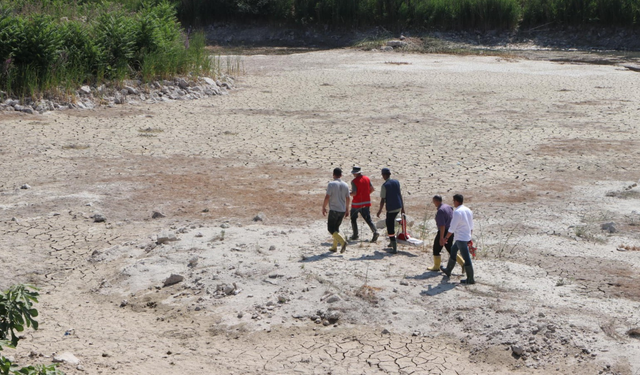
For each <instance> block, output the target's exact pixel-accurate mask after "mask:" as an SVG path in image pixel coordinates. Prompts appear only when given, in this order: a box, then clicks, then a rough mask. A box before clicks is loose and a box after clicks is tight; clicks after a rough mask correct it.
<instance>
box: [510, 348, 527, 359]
mask: <svg viewBox="0 0 640 375" xmlns="http://www.w3.org/2000/svg"><path fill="white" fill-rule="evenodd" d="M511 352H512V353H513V354H515V355H516V356H518V357H520V356H522V355H523V354H524V349H523V348H522V346H520V345H511Z"/></svg>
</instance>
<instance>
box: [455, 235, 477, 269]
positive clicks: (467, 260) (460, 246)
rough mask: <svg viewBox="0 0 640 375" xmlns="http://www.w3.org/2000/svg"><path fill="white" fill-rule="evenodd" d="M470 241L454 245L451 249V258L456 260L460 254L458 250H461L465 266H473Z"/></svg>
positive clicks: (458, 242) (457, 242)
mask: <svg viewBox="0 0 640 375" xmlns="http://www.w3.org/2000/svg"><path fill="white" fill-rule="evenodd" d="M468 242H469V241H456V242H454V243H453V246H452V247H451V258H452V259H456V255H457V254H458V250H460V255H461V256H462V259H464V266H465V267H467V266H472V264H471V254H469V246H468ZM454 265H455V263H454Z"/></svg>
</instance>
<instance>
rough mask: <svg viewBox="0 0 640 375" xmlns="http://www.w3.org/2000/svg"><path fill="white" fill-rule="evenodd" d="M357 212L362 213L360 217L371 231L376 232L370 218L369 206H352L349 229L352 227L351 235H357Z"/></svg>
mask: <svg viewBox="0 0 640 375" xmlns="http://www.w3.org/2000/svg"><path fill="white" fill-rule="evenodd" d="M358 214H360V215H362V218H363V219H364V221H365V222H366V223H367V225H368V226H369V228H371V231H372V232H373V233H378V230H377V229H376V226H375V224H373V220H371V210H370V208H369V207H361V208H352V209H351V229H353V235H354V236H355V237H358V221H357V220H358Z"/></svg>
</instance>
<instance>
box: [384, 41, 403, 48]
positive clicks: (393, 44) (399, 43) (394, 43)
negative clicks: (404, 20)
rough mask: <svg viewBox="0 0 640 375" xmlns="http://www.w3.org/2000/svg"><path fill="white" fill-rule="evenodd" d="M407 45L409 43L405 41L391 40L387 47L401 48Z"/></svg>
mask: <svg viewBox="0 0 640 375" xmlns="http://www.w3.org/2000/svg"><path fill="white" fill-rule="evenodd" d="M406 45H407V42H405V41H403V40H390V41H388V42H387V47H392V48H399V47H404V46H406Z"/></svg>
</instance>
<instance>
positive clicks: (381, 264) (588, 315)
mask: <svg viewBox="0 0 640 375" xmlns="http://www.w3.org/2000/svg"><path fill="white" fill-rule="evenodd" d="M244 62H245V67H246V70H247V74H246V76H243V77H241V79H240V80H239V82H238V84H239V86H240V87H241V88H240V89H238V90H235V91H234V92H232V94H231V95H228V96H225V97H216V98H210V99H203V100H199V101H192V102H174V103H168V104H163V105H152V106H147V105H142V106H127V107H120V108H116V109H110V110H96V111H81V112H61V113H50V114H46V115H43V116H22V115H15V114H13V115H6V116H4V117H2V118H0V165H1V166H2V168H0V194H1V195H0V233H1V236H0V269H1V275H2V277H1V278H0V287H2V288H6V287H8V286H9V285H11V284H15V283H18V282H30V283H33V284H35V285H38V286H39V287H40V288H41V293H42V296H41V303H40V304H39V305H38V308H39V310H40V311H41V317H40V321H41V329H40V330H38V331H36V332H28V333H26V334H25V340H23V341H22V342H21V344H20V346H19V348H18V350H16V351H7V352H6V354H8V355H12V356H13V357H15V359H16V360H17V361H18V362H20V363H23V364H26V363H33V362H48V361H50V360H51V358H49V357H47V356H50V355H51V354H52V353H54V352H55V353H62V352H67V351H68V352H72V353H73V354H74V355H76V356H77V357H78V358H79V359H80V360H81V365H80V369H77V368H76V366H70V365H68V364H63V365H62V368H63V369H64V370H65V371H66V372H67V373H69V374H74V373H81V372H84V373H89V374H175V373H177V374H195V373H214V374H228V373H229V374H254V373H255V374H294V373H301V374H328V373H331V374H368V373H389V374H396V373H404V374H409V373H414V374H426V373H434V374H455V373H458V374H486V373H501V374H507V373H540V374H542V373H545V374H546V373H554V374H557V373H561V374H577V373H583V374H597V373H618V374H639V373H640V359H639V358H640V341H638V339H635V338H632V337H630V336H628V335H627V331H628V330H629V329H632V328H636V327H640V313H639V312H638V311H640V276H639V271H640V251H618V250H617V248H619V247H620V246H621V245H629V246H640V231H639V228H640V188H638V187H637V186H636V187H634V186H633V185H634V183H635V182H637V181H638V178H639V177H640V165H639V162H640V140H639V139H640V138H639V135H640V134H639V130H640V104H639V103H640V89H638V87H640V74H638V73H634V72H631V71H628V70H626V69H622V68H618V67H615V66H594V65H568V64H567V65H562V64H557V63H550V62H540V61H527V60H504V59H501V58H497V57H470V56H445V55H402V54H379V53H373V52H355V51H349V50H337V51H326V52H314V53H307V54H298V55H289V56H251V57H246V58H245V59H244ZM390 62H393V63H394V64H390ZM399 63H402V64H399ZM149 128H151V129H153V130H154V131H153V132H149V131H141V130H144V129H149ZM353 164H358V165H360V166H362V167H363V169H364V170H365V173H366V174H368V175H370V176H371V177H372V180H373V182H374V185H375V186H376V187H379V185H380V184H381V179H380V177H379V175H378V172H377V171H378V170H379V168H381V167H383V166H388V167H390V168H391V169H392V171H394V172H396V174H395V175H396V177H397V178H398V179H399V180H400V181H401V183H402V185H403V189H404V193H405V197H406V201H407V210H408V212H409V214H410V215H412V216H413V217H414V218H415V221H416V223H415V224H414V226H413V228H412V234H413V235H414V236H416V237H423V238H424V239H425V242H426V245H425V247H424V248H409V247H404V248H402V249H401V251H400V253H399V254H398V255H391V254H389V253H387V252H386V250H385V243H384V241H383V240H380V241H379V242H378V244H369V243H364V242H357V243H353V244H352V245H351V246H349V248H348V250H347V252H346V253H345V254H330V253H328V251H327V249H328V246H329V243H328V241H329V239H330V238H329V235H328V234H327V233H326V228H325V223H324V219H323V218H322V216H321V213H320V208H321V203H322V198H323V194H324V188H325V186H326V183H327V181H328V180H329V179H330V173H331V169H332V168H333V167H335V166H342V167H343V168H344V169H348V168H349V167H350V166H352V165H353ZM25 183H27V184H29V185H30V186H31V189H26V190H25V189H20V186H21V185H22V184H25ZM454 192H462V193H463V194H465V196H466V197H467V199H468V205H469V206H470V207H471V208H472V209H473V210H474V212H475V217H476V231H475V237H476V242H477V243H478V244H479V250H478V259H477V260H476V261H475V263H474V266H475V269H476V280H477V281H478V283H477V284H476V285H474V286H469V287H462V286H460V285H459V284H457V282H458V280H459V278H460V277H459V276H460V275H459V271H460V268H459V267H457V268H456V271H455V272H456V275H455V276H454V277H452V278H451V280H447V279H446V278H443V277H442V275H441V274H439V273H429V272H426V268H427V267H428V266H430V265H431V264H432V263H431V262H432V260H431V254H430V243H431V240H432V237H433V235H434V234H435V224H434V223H433V215H434V213H435V210H434V208H433V207H432V206H431V205H430V204H429V202H430V197H431V196H432V195H433V194H436V193H440V194H443V195H444V196H445V197H446V199H447V200H450V197H451V196H452V195H453V193H454ZM89 204H90V205H89ZM153 210H159V211H162V212H163V213H164V214H165V215H166V216H167V217H166V218H160V219H151V213H152V211H153ZM96 211H97V212H101V213H102V214H104V215H105V216H106V217H107V219H108V220H107V222H106V223H94V222H93V220H92V219H91V218H90V216H91V215H92V214H93V213H94V212H96ZM374 211H375V208H374ZM259 212H264V214H265V220H264V221H262V222H253V221H252V218H253V217H254V216H255V215H256V214H257V213H259ZM12 218H15V219H14V220H12ZM607 222H615V223H616V228H617V230H618V231H617V232H616V233H611V234H609V233H607V232H605V231H602V230H601V229H600V224H602V223H607ZM360 224H361V226H362V224H363V223H362V221H360ZM223 227H224V228H223ZM342 228H343V230H344V232H345V233H346V234H350V225H349V223H348V222H345V223H344V224H343V227H342ZM167 231H169V232H173V233H175V234H176V235H177V237H178V239H179V241H176V242H170V243H168V244H165V245H158V246H154V242H155V240H156V239H157V235H158V234H160V233H162V232H167ZM362 231H363V233H362V235H361V237H362V238H365V239H366V238H368V237H369V236H370V235H371V233H370V231H369V229H368V228H366V227H365V228H364V229H362ZM223 232H224V233H223ZM172 273H178V274H181V275H183V276H185V280H184V281H183V282H181V283H179V284H176V285H173V286H168V287H164V288H163V287H162V283H163V281H164V279H165V278H167V277H168V276H169V275H170V274H172ZM234 283H235V285H236V288H237V290H236V291H235V292H234V293H232V294H231V295H228V296H223V295H222V293H220V292H218V291H217V289H218V285H226V286H232V285H233V284H234ZM235 293H237V294H235ZM332 296H338V297H339V300H338V301H336V302H331V303H329V302H328V301H329V300H334V299H335V298H331V297H332ZM124 300H126V303H122V302H123V301H124ZM121 306H122V307H121ZM318 315H320V318H319V319H317V320H318V323H315V322H314V320H315V319H316V318H317V317H318ZM323 317H324V318H325V319H324V320H323V319H322V318H323ZM312 319H313V320H312ZM329 319H331V323H329V321H328V320H329ZM70 329H73V331H70V333H71V334H70V335H65V332H66V331H68V330H70ZM383 330H386V331H384V333H383ZM387 332H388V333H387ZM512 345H516V346H520V347H521V348H522V349H523V350H525V352H526V355H525V356H523V357H521V358H517V357H514V356H513V355H512V350H511V346H512ZM30 353H31V354H32V356H31V357H29V354H30Z"/></svg>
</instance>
